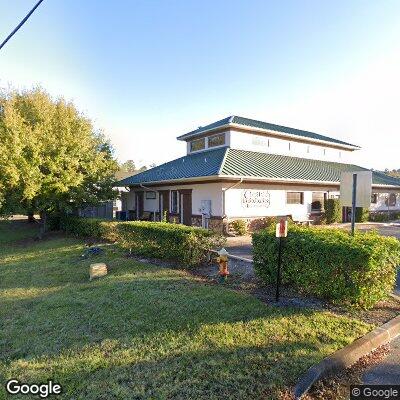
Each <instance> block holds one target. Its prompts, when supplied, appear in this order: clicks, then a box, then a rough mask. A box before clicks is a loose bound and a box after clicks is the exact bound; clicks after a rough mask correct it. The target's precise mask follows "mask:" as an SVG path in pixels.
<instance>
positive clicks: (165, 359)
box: [0, 340, 321, 400]
mask: <svg viewBox="0 0 400 400" xmlns="http://www.w3.org/2000/svg"><path fill="white" fill-rule="evenodd" d="M113 345H114V344H113V342H109V343H108V345H107V344H106V345H105V346H104V348H103V349H102V350H100V351H99V350H98V349H91V350H93V352H92V353H91V352H90V350H89V351H87V353H86V354H85V356H86V357H85V358H83V357H82V355H81V354H77V353H74V352H69V353H68V354H67V355H66V356H64V357H57V356H56V357H52V358H50V359H45V360H43V362H42V363H35V362H34V361H32V364H33V365H32V366H31V368H30V365H29V363H30V361H29V360H28V361H27V362H25V361H24V362H22V365H21V366H19V365H15V366H13V372H12V373H13V376H17V377H19V376H21V375H22V376H23V377H24V379H25V381H28V382H38V381H45V380H47V379H50V378H51V379H52V380H53V381H54V382H57V383H60V384H61V385H62V387H63V394H64V396H62V397H61V398H67V399H70V398H82V399H86V400H97V399H167V398H168V399H222V398H235V399H249V398H251V399H276V398H278V395H279V393H280V392H281V391H282V390H284V389H287V388H288V387H289V386H292V385H293V384H294V383H295V381H296V379H297V378H298V377H299V376H300V375H301V374H302V373H303V372H304V371H305V370H306V369H307V368H309V367H310V366H312V365H313V364H315V363H316V362H318V361H320V359H321V349H320V348H319V346H317V345H316V344H315V343H312V342H311V341H309V340H298V341H294V342H289V343H287V342H283V343H282V342H278V341H276V342H275V343H272V344H269V345H268V346H263V345H257V346H254V345H247V346H246V345H243V346H235V347H233V346H230V345H226V344H225V343H223V342H222V343H221V344H215V345H213V346H209V347H208V348H206V349H198V350H191V349H190V348H189V346H185V344H184V343H182V347H180V348H177V349H176V350H175V351H174V352H173V353H172V354H165V353H164V354H163V353H162V352H158V353H154V351H153V352H152V350H151V349H150V350H149V353H146V352H142V353H141V354H140V355H138V354H135V351H134V349H133V351H132V354H130V353H129V350H125V351H124V350H120V349H115V348H114V347H113ZM0 395H1V390H0ZM0 397H1V396H0Z"/></svg>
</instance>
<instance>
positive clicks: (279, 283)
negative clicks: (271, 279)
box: [275, 236, 283, 301]
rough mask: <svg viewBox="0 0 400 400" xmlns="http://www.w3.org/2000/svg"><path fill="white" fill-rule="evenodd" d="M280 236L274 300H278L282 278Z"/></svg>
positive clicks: (280, 239)
mask: <svg viewBox="0 0 400 400" xmlns="http://www.w3.org/2000/svg"><path fill="white" fill-rule="evenodd" d="M282 239H283V238H282V236H281V237H280V238H279V249H278V270H277V274H276V296H275V300H276V301H279V287H280V286H281V279H282V273H281V272H282V271H281V270H282V268H281V264H282V244H283V241H282Z"/></svg>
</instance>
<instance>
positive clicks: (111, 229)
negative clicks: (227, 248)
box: [61, 216, 224, 266]
mask: <svg viewBox="0 0 400 400" xmlns="http://www.w3.org/2000/svg"><path fill="white" fill-rule="evenodd" d="M61 229H63V230H65V231H66V232H67V233H69V234H72V235H75V236H79V237H96V238H101V239H105V240H108V241H114V242H118V244H119V245H120V246H121V247H123V248H124V249H127V250H129V251H130V252H131V253H132V254H136V255H142V256H146V257H152V258H160V259H166V260H171V261H176V262H179V263H182V264H186V265H189V266H193V265H198V264H201V263H202V262H204V261H206V258H207V255H208V250H209V249H215V248H219V247H221V246H222V245H223V244H224V239H223V237H222V236H220V235H217V234H215V233H214V232H212V231H209V230H206V229H202V228H196V227H191V226H185V225H180V224H170V223H166V222H148V221H129V222H117V221H109V220H103V219H98V218H81V217H75V216H65V217H63V218H62V221H61Z"/></svg>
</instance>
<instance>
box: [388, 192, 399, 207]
mask: <svg viewBox="0 0 400 400" xmlns="http://www.w3.org/2000/svg"><path fill="white" fill-rule="evenodd" d="M392 199H394V202H392V201H391V200H392ZM385 204H386V206H387V207H396V204H397V196H396V193H389V196H388V197H387V198H386V200H385Z"/></svg>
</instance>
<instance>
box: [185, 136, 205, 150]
mask: <svg viewBox="0 0 400 400" xmlns="http://www.w3.org/2000/svg"><path fill="white" fill-rule="evenodd" d="M199 142H203V147H202V148H200V149H197V150H193V143H199ZM189 149H190V152H191V153H195V152H196V151H202V150H205V149H206V138H205V137H203V138H199V139H194V140H191V141H190V142H189Z"/></svg>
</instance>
